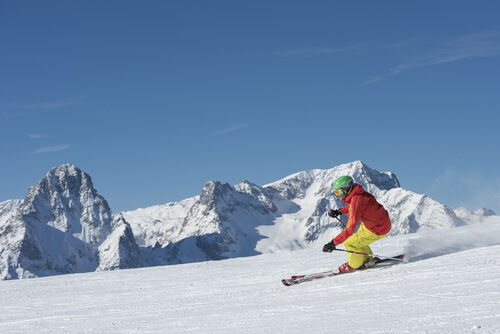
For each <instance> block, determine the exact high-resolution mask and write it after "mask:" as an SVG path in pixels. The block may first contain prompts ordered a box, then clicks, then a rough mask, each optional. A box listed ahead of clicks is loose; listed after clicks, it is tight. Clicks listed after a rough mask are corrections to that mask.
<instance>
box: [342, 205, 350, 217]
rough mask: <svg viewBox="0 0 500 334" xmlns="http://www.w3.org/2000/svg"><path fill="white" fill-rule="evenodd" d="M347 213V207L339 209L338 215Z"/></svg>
mask: <svg viewBox="0 0 500 334" xmlns="http://www.w3.org/2000/svg"><path fill="white" fill-rule="evenodd" d="M348 212H349V205H346V206H344V207H342V208H340V213H342V214H343V215H345V214H346V213H348Z"/></svg>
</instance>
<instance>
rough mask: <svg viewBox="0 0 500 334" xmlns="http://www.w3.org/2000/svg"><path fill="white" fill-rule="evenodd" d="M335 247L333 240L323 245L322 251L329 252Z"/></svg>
mask: <svg viewBox="0 0 500 334" xmlns="http://www.w3.org/2000/svg"><path fill="white" fill-rule="evenodd" d="M335 249H336V247H335V245H334V244H333V240H332V241H330V242H329V243H327V244H325V245H324V246H323V252H328V253H331V252H333V251H334V250H335Z"/></svg>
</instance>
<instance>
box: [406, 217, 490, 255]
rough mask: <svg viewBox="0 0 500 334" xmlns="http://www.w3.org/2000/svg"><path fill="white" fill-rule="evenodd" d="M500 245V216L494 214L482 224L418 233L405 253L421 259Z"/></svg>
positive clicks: (411, 238) (409, 241)
mask: <svg viewBox="0 0 500 334" xmlns="http://www.w3.org/2000/svg"><path fill="white" fill-rule="evenodd" d="M495 245H500V218H499V217H498V216H492V217H489V218H488V219H486V221H485V222H484V223H482V224H474V225H468V226H463V227H457V228H453V229H447V230H435V231H432V232H425V233H418V234H415V235H413V236H412V237H410V238H409V240H408V244H407V246H406V251H405V253H406V254H407V258H408V259H409V260H410V261H419V260H424V259H428V258H432V257H437V256H441V255H446V254H451V253H456V252H461V251H465V250H468V249H473V248H480V247H488V246H495Z"/></svg>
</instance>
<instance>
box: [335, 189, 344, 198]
mask: <svg viewBox="0 0 500 334" xmlns="http://www.w3.org/2000/svg"><path fill="white" fill-rule="evenodd" d="M333 193H334V194H335V195H336V196H337V197H340V195H342V194H343V193H344V189H342V188H341V189H333Z"/></svg>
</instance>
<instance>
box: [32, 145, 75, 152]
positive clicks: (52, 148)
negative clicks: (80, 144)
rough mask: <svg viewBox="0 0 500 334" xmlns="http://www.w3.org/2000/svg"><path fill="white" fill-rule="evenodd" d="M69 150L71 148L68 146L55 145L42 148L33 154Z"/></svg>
mask: <svg viewBox="0 0 500 334" xmlns="http://www.w3.org/2000/svg"><path fill="white" fill-rule="evenodd" d="M69 148H70V146H69V145H66V144H63V145H55V146H47V147H42V148H40V149H38V150H36V151H34V152H33V153H37V154H38V153H49V152H59V151H64V150H67V149H69Z"/></svg>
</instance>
